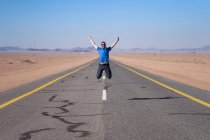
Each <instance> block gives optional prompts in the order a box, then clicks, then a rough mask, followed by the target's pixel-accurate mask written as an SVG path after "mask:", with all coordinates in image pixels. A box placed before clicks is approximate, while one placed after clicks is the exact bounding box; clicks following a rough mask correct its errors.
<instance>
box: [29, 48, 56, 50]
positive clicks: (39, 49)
mask: <svg viewBox="0 0 210 140" xmlns="http://www.w3.org/2000/svg"><path fill="white" fill-rule="evenodd" d="M26 50H27V51H52V50H50V49H35V48H28V49H26Z"/></svg>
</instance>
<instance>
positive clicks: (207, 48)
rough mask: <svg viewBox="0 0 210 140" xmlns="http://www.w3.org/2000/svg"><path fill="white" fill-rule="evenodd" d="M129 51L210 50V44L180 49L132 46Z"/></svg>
mask: <svg viewBox="0 0 210 140" xmlns="http://www.w3.org/2000/svg"><path fill="white" fill-rule="evenodd" d="M128 51H137V52H138V51H141V52H153V51H210V45H206V46H203V47H200V48H180V49H157V48H144V49H143V48H132V49H130V50H128Z"/></svg>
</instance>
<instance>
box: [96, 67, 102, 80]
mask: <svg viewBox="0 0 210 140" xmlns="http://www.w3.org/2000/svg"><path fill="white" fill-rule="evenodd" d="M103 70H104V68H103V65H100V64H99V65H98V71H97V74H96V78H97V79H100V78H101V75H102V72H103Z"/></svg>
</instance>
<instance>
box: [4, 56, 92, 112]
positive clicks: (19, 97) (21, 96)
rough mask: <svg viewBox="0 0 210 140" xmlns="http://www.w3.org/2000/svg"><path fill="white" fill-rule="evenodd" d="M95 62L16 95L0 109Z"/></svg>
mask: <svg viewBox="0 0 210 140" xmlns="http://www.w3.org/2000/svg"><path fill="white" fill-rule="evenodd" d="M93 62H95V60H93V61H92V62H90V63H88V64H87V65H84V66H82V67H80V68H78V69H76V70H74V71H71V72H69V73H67V74H65V75H62V76H60V77H58V78H56V79H54V80H52V81H50V82H48V83H46V84H44V85H42V86H40V87H38V88H36V89H34V90H31V91H29V92H26V93H24V94H22V95H20V96H18V97H16V98H14V99H12V100H9V101H7V102H5V103H3V104H1V105H0V109H2V108H4V107H6V106H8V105H11V104H13V103H15V102H17V101H18V100H20V99H23V98H25V97H27V96H29V95H31V94H33V93H35V92H37V91H39V90H41V89H43V88H45V87H47V86H49V85H51V84H53V83H55V82H57V81H58V80H60V79H63V78H64V77H67V76H69V75H71V74H73V73H75V72H77V71H79V70H81V69H83V68H85V67H87V66H89V65H90V64H92V63H93Z"/></svg>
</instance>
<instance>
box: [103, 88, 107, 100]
mask: <svg viewBox="0 0 210 140" xmlns="http://www.w3.org/2000/svg"><path fill="white" fill-rule="evenodd" d="M102 100H106V90H105V89H104V90H103V91H102Z"/></svg>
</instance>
